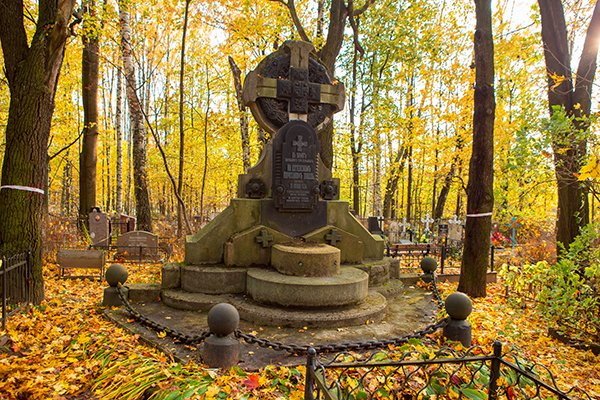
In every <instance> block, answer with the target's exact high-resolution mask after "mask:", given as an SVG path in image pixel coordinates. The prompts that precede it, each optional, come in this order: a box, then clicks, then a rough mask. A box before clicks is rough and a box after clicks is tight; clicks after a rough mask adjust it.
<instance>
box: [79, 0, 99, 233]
mask: <svg viewBox="0 0 600 400" xmlns="http://www.w3.org/2000/svg"><path fill="white" fill-rule="evenodd" d="M85 3H86V4H85V7H86V10H85V11H86V12H87V15H86V16H85V17H84V23H83V36H82V41H83V50H82V54H81V100H82V103H83V142H82V145H81V153H80V155H79V220H80V222H81V223H83V225H84V226H86V228H87V221H88V219H87V216H88V213H89V212H90V210H91V209H92V207H95V206H97V205H99V204H97V202H96V163H97V161H98V154H97V151H98V150H97V148H98V62H99V61H98V52H99V40H98V37H99V34H100V32H99V31H98V30H97V29H95V26H96V21H95V20H96V18H97V16H96V9H95V8H96V5H95V1H94V0H88V1H86V2H85ZM103 183H104V182H103Z"/></svg>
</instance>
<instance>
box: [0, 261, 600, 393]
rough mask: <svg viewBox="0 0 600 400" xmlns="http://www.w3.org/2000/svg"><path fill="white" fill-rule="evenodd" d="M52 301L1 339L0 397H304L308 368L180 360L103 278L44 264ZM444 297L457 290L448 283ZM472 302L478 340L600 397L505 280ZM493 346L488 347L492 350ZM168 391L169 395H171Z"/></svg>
mask: <svg viewBox="0 0 600 400" xmlns="http://www.w3.org/2000/svg"><path fill="white" fill-rule="evenodd" d="M128 269H129V271H130V279H129V281H130V282H151V281H157V280H158V278H159V270H160V267H159V266H158V265H137V264H134V265H129V266H128ZM45 273H46V300H45V301H44V302H43V303H42V304H41V305H40V306H37V307H33V308H32V309H30V310H29V312H27V313H24V314H21V315H15V316H13V317H11V318H10V319H9V320H8V327H7V328H8V329H7V331H6V332H2V336H1V337H0V339H1V340H0V345H1V347H0V399H136V398H143V395H144V393H145V395H146V396H148V395H149V394H151V395H152V396H153V398H170V399H176V398H199V399H213V398H217V399H230V398H232V399H250V398H258V399H279V398H290V399H301V398H303V392H304V367H301V366H300V367H297V368H285V367H267V368H265V369H263V370H261V371H260V372H259V373H250V372H245V371H242V370H241V369H239V368H232V369H231V370H229V371H215V370H209V369H206V368H203V366H201V365H196V364H193V363H191V364H188V365H180V364H177V363H175V362H173V361H172V360H171V359H169V358H167V357H166V356H165V355H164V354H162V353H160V352H158V351H157V350H155V349H153V348H152V347H149V346H147V345H145V344H143V343H141V342H140V341H138V338H137V337H136V336H134V335H130V334H129V333H127V332H126V331H124V330H123V329H121V328H118V327H116V326H115V325H113V324H112V323H111V322H109V321H108V320H106V319H105V318H103V316H102V309H101V308H100V307H99V303H100V302H101V300H102V290H103V288H104V286H105V284H104V283H100V282H98V281H90V280H62V279H58V278H57V274H58V273H57V268H56V266H54V265H52V264H48V265H47V266H46V271H45ZM440 286H441V289H442V291H443V294H444V296H445V295H447V294H449V293H451V292H452V291H453V290H455V285H453V284H448V283H445V284H441V285H440ZM488 293H489V295H488V297H487V298H485V299H478V300H475V301H474V312H473V314H472V315H471V317H470V321H471V323H472V325H473V329H474V335H473V336H474V344H478V345H483V346H486V347H489V348H490V349H491V344H492V343H493V341H494V340H496V339H499V340H501V341H502V342H504V343H506V344H512V345H516V346H518V347H519V348H520V351H521V354H522V355H523V356H525V357H527V358H529V359H531V360H532V361H536V362H539V363H542V364H544V365H546V366H547V367H549V368H550V369H551V371H552V372H553V373H554V375H555V376H556V377H557V380H558V384H559V386H560V387H562V388H569V387H571V386H573V385H576V386H580V387H583V388H584V389H586V390H587V391H588V393H590V395H591V396H592V397H595V398H600V368H599V367H598V365H600V356H594V355H593V354H592V353H591V352H590V351H581V350H575V349H573V348H571V347H568V346H566V345H563V344H562V343H559V342H557V341H555V340H553V339H551V338H549V337H548V334H547V327H546V325H545V324H544V321H543V320H541V319H540V318H539V317H538V316H537V315H536V313H535V310H534V309H532V308H520V307H519V308H513V307H512V306H510V305H509V304H508V303H507V301H506V300H505V298H504V296H503V293H504V292H503V288H502V286H501V285H500V284H494V285H491V286H490V287H489V292H488ZM490 351H491V350H490ZM169 393H170V395H169Z"/></svg>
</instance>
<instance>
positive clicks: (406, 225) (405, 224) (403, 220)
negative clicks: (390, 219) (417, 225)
mask: <svg viewBox="0 0 600 400" xmlns="http://www.w3.org/2000/svg"><path fill="white" fill-rule="evenodd" d="M399 225H400V226H401V227H402V233H406V228H410V222H406V217H404V218H402V223H400V224H399Z"/></svg>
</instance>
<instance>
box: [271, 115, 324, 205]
mask: <svg viewBox="0 0 600 400" xmlns="http://www.w3.org/2000/svg"><path fill="white" fill-rule="evenodd" d="M274 150H275V158H274V160H275V162H274V164H273V196H274V200H275V207H276V208H277V209H278V210H279V211H312V210H313V209H314V208H315V206H316V203H317V201H318V195H319V183H318V180H317V137H316V133H315V131H314V129H313V128H311V127H310V126H309V125H308V124H307V123H305V122H303V121H293V122H291V123H289V124H288V125H286V126H284V127H283V128H282V129H281V131H280V132H279V134H278V135H277V138H276V141H275V142H274Z"/></svg>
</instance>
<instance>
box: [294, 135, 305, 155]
mask: <svg viewBox="0 0 600 400" xmlns="http://www.w3.org/2000/svg"><path fill="white" fill-rule="evenodd" d="M292 146H295V147H296V151H297V152H298V153H300V152H301V151H302V148H303V147H306V146H308V142H305V141H303V140H302V136H300V135H298V137H297V138H296V140H294V141H293V142H292Z"/></svg>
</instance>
